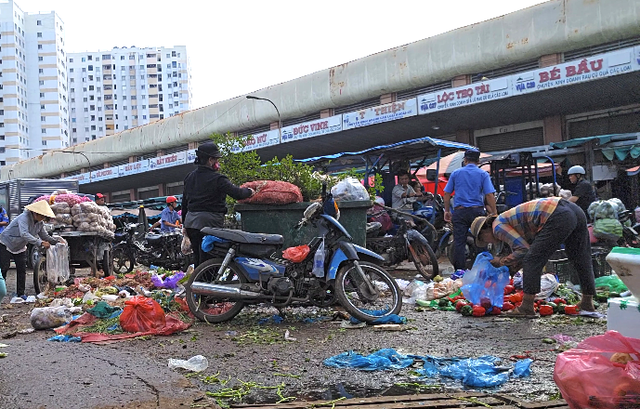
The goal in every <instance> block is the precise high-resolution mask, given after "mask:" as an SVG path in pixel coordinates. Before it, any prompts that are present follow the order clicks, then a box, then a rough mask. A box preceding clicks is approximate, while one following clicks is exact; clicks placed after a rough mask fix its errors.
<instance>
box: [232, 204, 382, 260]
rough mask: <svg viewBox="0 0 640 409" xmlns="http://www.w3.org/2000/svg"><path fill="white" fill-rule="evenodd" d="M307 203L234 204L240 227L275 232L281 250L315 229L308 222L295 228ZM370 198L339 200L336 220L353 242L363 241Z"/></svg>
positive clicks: (306, 237)
mask: <svg viewBox="0 0 640 409" xmlns="http://www.w3.org/2000/svg"><path fill="white" fill-rule="evenodd" d="M309 204H310V203H308V202H303V203H292V204H288V205H282V206H274V205H248V204H237V205H236V206H235V210H236V211H237V212H238V213H240V225H241V226H242V230H244V231H248V232H252V233H275V234H281V235H282V236H283V237H284V245H283V247H282V249H286V248H287V247H292V246H299V245H301V244H308V243H309V242H310V241H311V239H313V238H314V237H315V236H316V234H317V231H316V229H315V228H314V227H313V226H311V225H308V226H306V227H302V228H300V229H299V230H298V229H296V225H297V224H298V222H299V221H300V220H301V219H302V214H303V212H304V209H306V208H307V206H309ZM370 207H371V202H370V201H368V200H367V201H354V202H339V203H338V208H339V209H340V223H341V224H342V225H343V226H344V228H345V229H347V231H348V232H349V234H350V235H351V237H353V241H354V243H356V244H359V245H361V246H364V245H365V244H366V226H367V209H369V208H370Z"/></svg>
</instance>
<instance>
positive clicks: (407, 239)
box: [366, 206, 439, 280]
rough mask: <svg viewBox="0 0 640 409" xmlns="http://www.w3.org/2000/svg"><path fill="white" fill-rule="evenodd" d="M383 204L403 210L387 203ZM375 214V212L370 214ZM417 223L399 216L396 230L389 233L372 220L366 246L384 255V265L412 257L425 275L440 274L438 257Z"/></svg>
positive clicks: (391, 264)
mask: <svg viewBox="0 0 640 409" xmlns="http://www.w3.org/2000/svg"><path fill="white" fill-rule="evenodd" d="M384 208H385V209H390V210H391V211H393V212H396V213H398V214H400V215H402V214H403V212H399V211H397V210H395V209H392V208H388V207H386V206H384ZM373 216H375V215H370V217H373ZM414 227H415V224H414V223H413V221H411V218H409V219H405V218H403V217H399V218H398V225H397V228H396V230H395V234H392V235H388V234H385V233H386V232H383V231H382V224H381V223H380V222H369V223H367V233H366V237H367V248H368V249H369V250H371V251H373V252H375V253H377V254H380V255H382V257H383V258H384V263H383V265H384V266H385V267H387V268H389V267H393V266H396V265H398V264H400V263H401V262H403V261H405V260H409V261H411V262H413V264H414V265H415V266H416V269H417V270H418V272H419V273H420V274H421V275H422V276H423V277H424V278H425V279H427V280H431V279H433V277H435V276H437V275H438V274H439V269H438V259H437V257H436V254H435V253H434V251H433V249H432V248H431V246H430V245H429V242H428V241H427V239H426V238H425V237H424V236H423V235H422V234H421V233H420V232H419V231H418V230H416V229H415V228H414Z"/></svg>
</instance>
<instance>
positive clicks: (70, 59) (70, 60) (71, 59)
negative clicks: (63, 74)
mask: <svg viewBox="0 0 640 409" xmlns="http://www.w3.org/2000/svg"><path fill="white" fill-rule="evenodd" d="M69 62H73V58H69ZM71 72H73V68H72V69H71Z"/></svg>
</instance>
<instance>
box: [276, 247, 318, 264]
mask: <svg viewBox="0 0 640 409" xmlns="http://www.w3.org/2000/svg"><path fill="white" fill-rule="evenodd" d="M310 251H311V249H310V248H309V246H307V245H306V244H303V245H302V246H296V247H289V248H288V249H286V250H285V251H283V252H282V257H284V258H286V259H287V260H289V261H292V262H294V263H300V262H301V261H302V260H304V259H305V258H307V256H308V255H309V252H310Z"/></svg>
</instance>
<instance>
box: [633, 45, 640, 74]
mask: <svg viewBox="0 0 640 409" xmlns="http://www.w3.org/2000/svg"><path fill="white" fill-rule="evenodd" d="M633 59H634V60H635V63H636V67H635V71H638V70H640V45H639V46H637V47H636V48H635V50H634V51H633Z"/></svg>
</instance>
